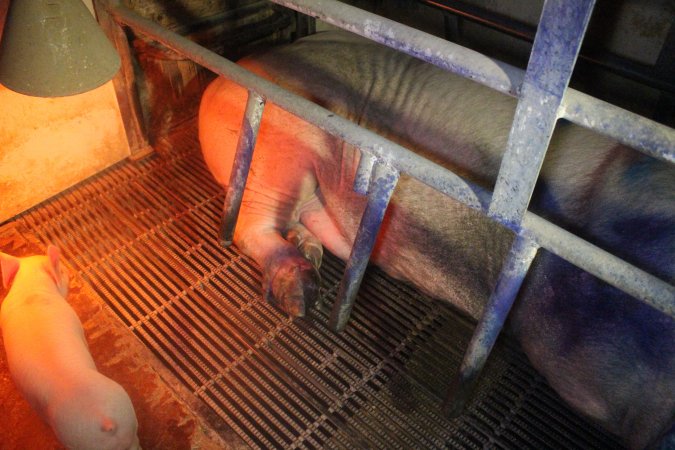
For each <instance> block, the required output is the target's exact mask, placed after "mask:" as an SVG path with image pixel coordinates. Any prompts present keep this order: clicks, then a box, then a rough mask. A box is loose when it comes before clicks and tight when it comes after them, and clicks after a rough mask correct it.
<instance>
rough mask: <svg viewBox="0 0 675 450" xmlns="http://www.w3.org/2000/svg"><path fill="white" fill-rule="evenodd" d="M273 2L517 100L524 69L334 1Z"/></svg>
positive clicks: (289, 0) (299, 0)
mask: <svg viewBox="0 0 675 450" xmlns="http://www.w3.org/2000/svg"><path fill="white" fill-rule="evenodd" d="M271 1H272V2H274V3H277V4H279V5H282V6H285V7H287V8H291V9H294V10H296V11H298V12H301V13H303V14H307V15H308V16H312V17H315V18H317V19H320V20H322V21H324V22H326V23H329V24H331V25H335V26H336V27H340V28H343V29H345V30H347V31H351V32H352V33H355V34H359V35H361V36H364V37H367V38H368V39H371V40H373V41H375V42H379V43H380V44H384V45H386V46H389V47H392V48H394V49H396V50H399V51H401V52H403V53H407V54H408V55H411V56H414V57H415V58H419V59H421V60H423V61H426V62H428V63H431V64H434V65H436V66H438V67H441V68H443V69H445V70H448V71H450V72H453V73H456V74H458V75H462V76H463V77H466V78H469V79H471V80H473V81H476V82H477V83H480V84H484V85H485V86H488V87H491V88H492V89H495V90H497V91H500V92H503V93H505V94H509V95H512V96H514V97H517V96H518V93H519V91H520V85H521V84H522V82H523V71H522V69H519V68H517V67H514V66H512V65H510V64H507V63H505V62H502V61H499V60H496V59H493V58H488V57H487V56H485V55H483V54H481V53H478V52H476V51H473V50H470V49H468V48H465V47H462V46H461V45H457V44H454V43H452V42H448V41H446V40H444V39H441V38H438V37H436V36H433V35H430V34H428V33H425V32H423V31H420V30H417V29H415V28H412V27H409V26H407V25H403V24H400V23H398V22H394V21H393V20H390V19H387V18H384V17H382V16H378V15H377V14H373V13H370V12H368V11H364V10H363V9H359V8H356V7H354V6H350V5H347V4H345V3H341V2H338V1H334V0H271Z"/></svg>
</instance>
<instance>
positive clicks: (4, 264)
mask: <svg viewBox="0 0 675 450" xmlns="http://www.w3.org/2000/svg"><path fill="white" fill-rule="evenodd" d="M0 270H1V271H2V285H3V286H4V287H5V288H8V289H9V285H10V284H12V281H13V280H14V277H15V276H16V273H17V272H18V271H19V258H17V257H15V256H12V255H8V254H6V253H2V252H0Z"/></svg>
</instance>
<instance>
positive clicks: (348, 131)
mask: <svg viewBox="0 0 675 450" xmlns="http://www.w3.org/2000/svg"><path fill="white" fill-rule="evenodd" d="M110 13H111V15H112V16H113V17H114V19H115V20H116V21H117V22H119V23H122V24H124V25H127V26H130V27H132V28H133V29H134V31H135V32H137V33H141V34H144V35H146V36H148V37H150V38H151V39H153V40H155V41H157V42H159V43H161V44H163V45H165V46H166V47H168V48H170V49H172V50H173V51H175V52H177V53H178V54H180V55H182V56H185V57H187V58H190V59H191V60H192V61H195V62H196V63H197V64H200V65H202V66H204V67H206V68H208V69H209V70H211V71H213V72H214V73H216V74H218V75H221V76H225V77H227V78H229V79H231V80H232V81H234V82H236V83H238V84H240V85H242V86H245V87H247V88H249V89H254V90H255V91H256V92H258V93H259V94H260V95H262V96H263V97H264V98H265V99H266V100H267V101H269V102H274V103H275V104H277V105H279V106H280V107H282V108H284V109H285V110H287V111H289V112H290V113H292V114H294V115H296V116H298V117H300V118H302V119H304V120H306V121H308V122H310V123H312V124H314V125H316V126H317V127H319V128H320V129H322V130H324V131H325V132H327V133H329V134H331V135H333V136H336V137H338V138H340V139H343V140H344V141H346V142H348V143H349V144H352V145H354V146H355V147H357V148H359V149H361V151H363V152H366V153H369V154H371V155H374V156H375V157H376V158H377V159H382V160H385V161H387V162H388V164H390V165H392V166H393V167H394V168H396V169H397V170H398V171H399V172H401V173H406V174H408V175H410V176H412V177H413V178H416V179H418V180H419V181H421V182H423V183H425V184H427V185H429V186H431V187H433V188H434V189H437V190H438V191H439V192H442V193H443V194H445V195H448V196H450V197H452V198H454V199H455V200H458V201H460V202H462V203H464V204H466V205H467V206H469V207H471V208H474V209H476V210H479V211H482V212H484V213H486V212H487V209H488V204H489V201H490V198H491V193H490V192H489V191H487V190H485V189H483V188H480V187H478V186H476V185H473V184H472V183H470V182H467V181H465V180H462V179H461V178H460V177H458V176H457V175H456V174H454V173H453V172H451V171H449V170H447V169H445V168H443V167H441V166H439V165H438V164H435V163H433V162H431V161H427V160H425V159H424V158H422V157H420V156H419V155H416V154H414V153H412V152H410V151H408V150H406V149H405V148H403V147H401V146H399V145H397V144H395V143H393V142H391V141H389V140H387V139H384V138H382V137H381V136H378V135H377V134H375V133H372V132H370V131H368V130H365V129H362V128H360V127H359V126H358V125H356V124H354V123H352V122H349V121H347V120H345V119H343V118H341V117H339V116H338V115H336V114H333V113H332V112H330V111H328V110H326V109H324V108H321V107H320V106H318V105H316V104H314V103H312V102H310V101H308V100H306V99H304V98H302V97H299V96H298V95H295V94H292V93H289V92H287V91H285V90H283V89H282V88H280V87H279V86H276V85H275V84H273V83H271V82H269V81H267V80H265V79H263V78H260V77H258V76H256V75H254V74H253V73H251V72H249V71H247V70H245V69H244V68H242V67H240V66H238V65H236V64H234V63H232V62H230V61H228V60H226V59H225V58H223V57H221V56H220V55H218V54H216V53H214V52H212V51H210V50H208V49H205V48H204V47H201V46H199V45H198V44H196V43H194V42H192V41H190V40H189V39H186V38H184V37H182V36H180V35H178V34H176V33H173V32H171V31H168V30H166V29H164V28H162V27H161V26H159V25H157V24H155V23H153V22H152V21H150V20H147V19H144V18H142V17H140V16H139V15H138V14H136V13H134V12H132V11H130V10H129V9H127V8H125V7H122V6H120V7H114V8H111V9H110ZM570 91H571V90H570V89H568V95H569V92H570ZM580 106H581V108H582V109H583V107H584V105H580ZM616 109H617V110H618V112H617V115H620V114H621V113H626V112H625V111H623V110H619V109H618V108H616ZM602 111H604V112H605V114H614V113H612V112H611V111H613V110H606V109H603V110H601V111H600V112H601V113H602ZM608 111H609V112H608ZM608 118H609V116H603V117H602V119H599V120H609V119H608ZM649 124H650V125H649V126H650V129H656V130H660V131H659V133H660V135H661V136H664V137H665V138H666V144H665V145H666V146H668V145H669V144H668V142H671V144H670V145H669V147H668V148H670V152H671V153H672V149H673V146H674V145H673V144H672V143H675V138H674V137H673V136H675V131H674V130H672V129H670V128H668V127H665V126H663V125H659V124H655V123H653V122H649ZM589 126H590V127H591V128H592V126H593V124H592V123H591V124H590V125H589ZM639 126H640V124H639V123H637V124H636V125H635V126H634V127H633V128H630V127H628V128H626V129H625V130H623V132H625V133H628V134H630V133H633V132H634V131H636V130H639V128H636V127H639ZM615 131H616V132H619V130H615ZM652 150H654V149H652ZM522 228H523V232H527V233H529V235H530V236H531V237H532V238H533V239H536V241H537V242H538V243H539V244H540V245H541V246H542V247H544V248H546V249H548V250H551V251H552V252H553V253H555V254H557V255H559V256H561V257H562V258H565V259H567V260H568V261H571V262H573V263H574V264H576V265H577V266H579V267H581V268H582V269H584V270H587V271H588V272H589V273H591V274H593V275H595V276H598V277H600V278H601V279H603V280H604V281H607V282H608V283H610V284H612V285H613V286H615V287H617V288H619V289H622V290H624V291H626V292H629V293H630V294H631V295H634V296H635V297H636V298H638V299H640V300H642V301H644V302H645V303H647V304H649V305H651V306H652V307H654V308H655V309H657V310H659V311H662V312H663V313H664V314H668V315H669V316H671V317H674V318H675V312H674V309H675V288H673V286H671V285H670V284H668V283H666V282H664V281H662V280H659V279H658V278H656V277H654V276H652V275H649V274H647V273H645V272H644V271H642V270H640V269H638V268H636V267H634V266H632V265H630V264H628V263H626V262H625V261H622V260H620V259H619V258H616V257H613V256H611V255H609V254H608V253H607V252H604V251H602V250H600V249H598V248H597V247H595V246H593V245H590V244H589V243H588V242H586V241H584V240H582V239H580V238H578V237H576V236H574V235H572V234H571V233H569V232H567V231H565V230H563V229H562V228H560V227H558V226H556V225H554V224H551V223H549V222H547V221H545V220H543V219H541V218H540V217H538V216H536V215H535V214H533V213H531V212H526V214H525V219H524V220H523V223H522ZM610 256H611V258H610ZM608 259H611V261H612V263H611V267H612V268H611V270H605V269H604V267H606V266H605V265H604V264H603V261H606V260H608Z"/></svg>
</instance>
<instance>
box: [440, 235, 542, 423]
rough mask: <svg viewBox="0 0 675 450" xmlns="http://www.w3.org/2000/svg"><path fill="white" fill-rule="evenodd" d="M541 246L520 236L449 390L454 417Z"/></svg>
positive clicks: (450, 411) (450, 412)
mask: <svg viewBox="0 0 675 450" xmlns="http://www.w3.org/2000/svg"><path fill="white" fill-rule="evenodd" d="M538 249H539V246H538V245H537V244H536V243H535V242H534V241H532V240H530V239H528V238H526V237H523V236H516V238H515V240H514V242H513V245H512V246H511V251H510V253H509V255H508V257H507V260H506V262H505V263H504V267H503V268H502V272H501V273H500V275H499V279H498V280H497V285H496V286H495V289H494V291H493V292H492V295H491V296H490V299H489V300H488V302H487V304H486V305H485V310H484V311H483V315H482V317H481V319H480V321H479V322H478V325H477V326H476V329H475V331H474V334H473V336H472V337H471V341H470V342H469V346H468V348H467V350H466V353H465V354H464V359H463V361H462V365H461V366H460V369H459V372H458V374H457V376H456V378H455V380H454V382H453V384H452V385H451V387H450V390H449V391H448V394H447V397H446V400H445V405H444V411H445V412H446V414H448V415H450V416H451V417H457V416H459V415H460V414H461V413H462V411H463V410H464V405H465V404H466V403H467V401H468V400H469V397H470V396H471V393H472V391H473V389H474V387H475V385H476V383H477V382H478V377H479V375H480V373H481V371H482V369H483V366H484V365H485V362H486V361H487V358H488V356H489V354H490V351H491V350H492V347H493V346H494V344H495V342H497V338H498V337H499V333H500V332H501V330H502V328H503V326H504V322H505V321H506V317H507V316H508V314H509V311H510V310H511V306H513V302H514V301H515V299H516V296H517V295H518V291H519V290H520V286H521V285H522V283H523V280H524V279H525V276H526V275H527V271H528V270H529V269H530V265H531V264H532V260H533V259H534V257H535V255H536V254H537V250H538Z"/></svg>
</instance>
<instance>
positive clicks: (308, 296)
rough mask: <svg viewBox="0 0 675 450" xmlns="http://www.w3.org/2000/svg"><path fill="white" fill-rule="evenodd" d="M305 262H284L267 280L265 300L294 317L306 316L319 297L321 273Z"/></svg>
mask: <svg viewBox="0 0 675 450" xmlns="http://www.w3.org/2000/svg"><path fill="white" fill-rule="evenodd" d="M303 262H304V264H301V265H298V264H284V265H282V266H281V267H279V268H278V269H277V270H276V272H274V273H270V274H268V277H266V278H268V279H266V280H265V288H264V293H265V300H266V301H268V302H269V303H272V304H273V305H276V306H277V307H278V308H280V309H281V310H282V311H284V312H286V313H287V314H288V315H290V316H292V317H305V316H306V315H307V313H308V312H309V309H310V308H311V307H312V306H314V303H315V302H316V300H317V298H318V297H319V286H320V284H321V280H320V277H319V274H318V272H317V271H316V269H314V267H312V266H311V265H310V264H309V263H307V261H303Z"/></svg>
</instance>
